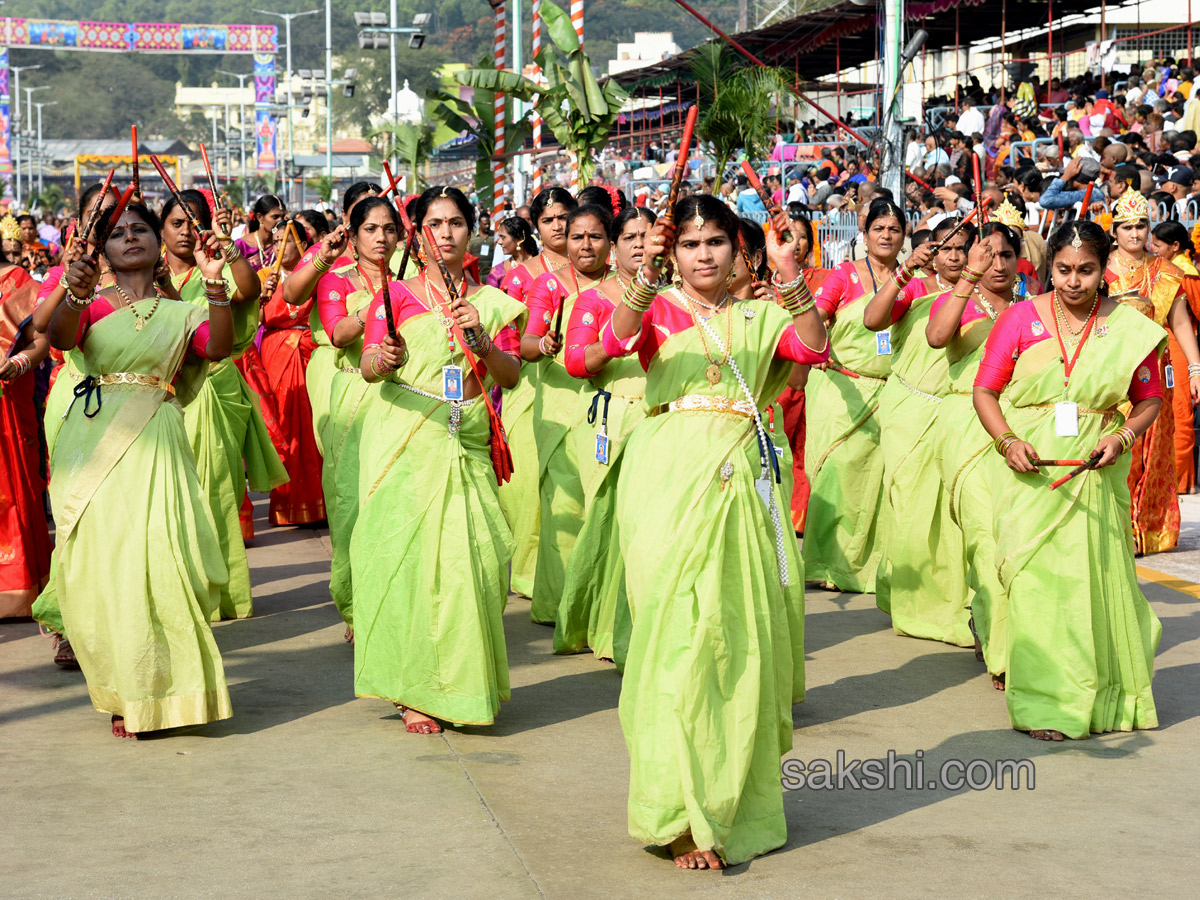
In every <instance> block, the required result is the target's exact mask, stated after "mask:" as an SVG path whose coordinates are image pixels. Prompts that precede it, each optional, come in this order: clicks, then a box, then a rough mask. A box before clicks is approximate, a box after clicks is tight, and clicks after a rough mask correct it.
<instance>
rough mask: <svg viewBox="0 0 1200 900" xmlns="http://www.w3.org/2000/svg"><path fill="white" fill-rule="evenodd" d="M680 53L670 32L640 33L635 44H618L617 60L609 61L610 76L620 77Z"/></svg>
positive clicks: (635, 34) (634, 40) (637, 34)
mask: <svg viewBox="0 0 1200 900" xmlns="http://www.w3.org/2000/svg"><path fill="white" fill-rule="evenodd" d="M679 52H680V48H679V45H678V44H676V43H675V35H674V34H673V33H672V32H670V31H638V32H635V33H634V35H633V42H632V43H629V44H617V58H616V59H610V60H609V61H608V74H609V75H618V74H620V73H621V72H627V71H629V70H630V69H637V68H640V67H642V66H645V65H649V64H651V63H656V62H662V61H663V60H664V59H667V58H668V57H671V56H675V55H676V54H678V53H679Z"/></svg>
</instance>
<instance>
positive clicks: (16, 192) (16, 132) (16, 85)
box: [8, 65, 41, 206]
mask: <svg viewBox="0 0 1200 900" xmlns="http://www.w3.org/2000/svg"><path fill="white" fill-rule="evenodd" d="M40 68H41V66H40V65H37V66H9V67H8V69H9V71H10V72H12V73H13V96H14V97H16V98H17V102H16V105H15V106H14V108H13V111H12V133H13V136H14V138H15V140H14V141H13V174H14V175H15V176H16V178H15V180H14V181H13V197H14V199H15V200H16V201H17V206H20V205H21V124H22V122H21V73H22V72H28V71H29V70H30V69H40Z"/></svg>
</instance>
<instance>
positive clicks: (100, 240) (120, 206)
mask: <svg viewBox="0 0 1200 900" xmlns="http://www.w3.org/2000/svg"><path fill="white" fill-rule="evenodd" d="M132 196H133V185H132V184H131V185H130V186H129V187H127V188H125V193H123V194H122V195H121V199H120V200H118V201H117V205H116V206H114V207H113V211H112V216H110V217H109V220H108V227H106V228H105V229H104V233H103V234H99V235H97V236H96V246H98V247H102V246H104V243H105V241H107V240H108V236H109V235H110V234H112V230H113V229H114V228H116V227H117V220H118V219H119V218H121V214H122V213H124V212H125V207H126V206H128V205H129V198H130V197H132Z"/></svg>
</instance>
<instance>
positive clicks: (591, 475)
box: [554, 207, 657, 670]
mask: <svg viewBox="0 0 1200 900" xmlns="http://www.w3.org/2000/svg"><path fill="white" fill-rule="evenodd" d="M592 218H593V219H594V218H596V216H595V214H593V215H592ZM656 218H657V217H656V216H655V215H654V213H653V212H651V211H650V210H648V209H643V208H640V207H630V208H629V209H626V210H624V211H623V212H622V213H621V214H620V215H618V216H617V217H616V218H615V219H614V220H613V222H612V225H611V226H610V227H609V237H610V238H611V239H612V240H611V243H612V247H613V248H614V250H615V252H614V253H613V256H614V257H615V261H616V268H615V271H614V272H613V277H612V278H609V279H605V280H604V281H601V282H600V283H599V284H597V285H596V286H595V288H593V289H592V290H586V291H584V292H583V293H582V294H580V295H579V296H578V297H577V298H576V299H575V302H574V308H573V309H572V310H571V319H570V321H569V323H568V325H567V350H566V366H567V372H568V373H569V374H571V375H572V376H574V377H575V378H580V379H585V380H586V383H587V386H588V387H592V388H595V390H594V391H589V390H587V389H586V388H585V389H584V391H583V393H582V394H581V395H580V396H579V400H578V403H579V410H578V412H579V421H580V422H581V423H582V424H580V425H578V426H576V428H575V430H574V432H573V434H572V435H571V437H570V438H569V440H571V441H572V442H573V443H574V444H575V456H576V459H577V460H578V461H579V475H580V482H581V485H582V487H583V495H584V520H583V527H582V528H581V529H580V530H579V537H578V539H577V540H576V542H575V549H574V550H573V551H572V552H571V556H570V559H568V561H567V577H566V583H565V585H564V587H563V598H562V602H561V603H560V604H559V607H558V615H557V616H556V617H555V621H554V652H555V653H579V652H581V651H582V650H584V649H585V648H588V647H590V648H591V650H592V653H593V654H595V656H596V658H597V659H605V660H611V661H614V662H616V664H617V669H618V670H623V669H624V667H625V654H626V651H627V650H628V649H629V601H628V599H627V598H626V596H625V561H624V560H623V559H622V558H621V552H620V543H619V541H618V540H617V483H618V478H619V476H620V472H621V462H622V459H623V458H624V456H623V454H624V450H625V446H626V444H627V443H628V441H629V438H630V436H631V434H632V433H633V429H634V426H635V425H637V424H638V423H639V422H641V421H642V419H644V418H645V409H644V403H643V397H644V396H645V391H646V373H645V372H644V371H642V366H641V363H639V362H638V360H637V359H636V358H634V357H626V358H623V359H611V358H610V357H609V356H608V354H606V353H605V352H604V346H603V344H602V343H601V340H600V334H601V331H602V330H603V328H604V326H605V325H606V324H608V320H609V319H610V318H611V317H612V314H613V310H614V309H616V305H617V304H618V303H620V302H621V295H622V294H623V293H624V292H625V289H626V288H627V287H628V286H629V283H630V282H631V281H633V279H634V278H635V277H636V275H637V271H638V269H639V268H641V265H642V262H643V252H644V250H645V246H646V233H647V232H648V231H649V229H650V226H651V225H653V224H654V221H655V219H656ZM571 221H574V219H572V220H571ZM585 224H586V223H585ZM568 233H570V228H568ZM606 255H607V254H606Z"/></svg>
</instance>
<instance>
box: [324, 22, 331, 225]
mask: <svg viewBox="0 0 1200 900" xmlns="http://www.w3.org/2000/svg"><path fill="white" fill-rule="evenodd" d="M325 176H326V177H327V178H328V179H329V190H330V195H329V199H330V201H331V202H332V200H333V193H332V191H333V5H332V3H331V0H325Z"/></svg>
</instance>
